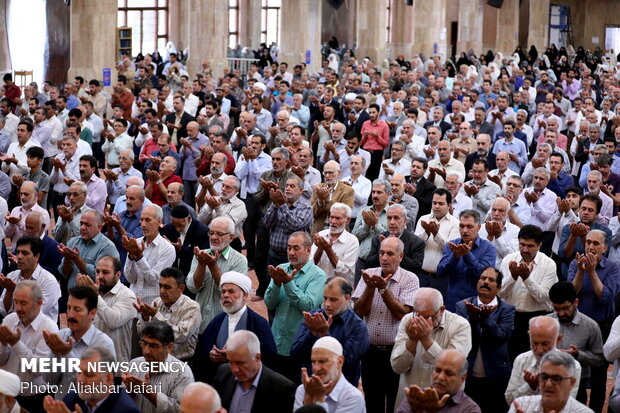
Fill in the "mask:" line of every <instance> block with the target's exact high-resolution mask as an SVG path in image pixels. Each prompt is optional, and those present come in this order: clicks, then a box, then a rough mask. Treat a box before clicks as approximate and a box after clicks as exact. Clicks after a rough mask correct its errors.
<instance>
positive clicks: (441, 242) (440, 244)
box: [415, 213, 459, 274]
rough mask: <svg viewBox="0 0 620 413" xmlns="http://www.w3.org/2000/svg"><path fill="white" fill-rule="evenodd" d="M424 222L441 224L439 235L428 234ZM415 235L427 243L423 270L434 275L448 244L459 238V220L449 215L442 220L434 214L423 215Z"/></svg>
mask: <svg viewBox="0 0 620 413" xmlns="http://www.w3.org/2000/svg"><path fill="white" fill-rule="evenodd" d="M422 221H424V222H430V221H434V222H437V223H438V224H439V231H437V235H436V236H435V235H433V234H427V233H426V231H425V230H424V228H422ZM415 235H417V236H418V237H420V238H422V241H424V242H425V246H424V261H423V262H422V270H424V271H426V272H428V273H432V274H434V273H436V272H437V265H438V264H439V261H440V260H441V257H442V256H443V250H444V248H445V246H446V242H448V240H451V239H455V238H458V236H459V220H458V218H456V217H455V216H454V215H451V214H449V213H448V214H446V215H444V216H443V218H441V219H440V220H437V218H435V216H434V215H433V214H432V213H431V214H427V215H423V216H421V217H420V219H419V220H418V224H417V225H416V228H415Z"/></svg>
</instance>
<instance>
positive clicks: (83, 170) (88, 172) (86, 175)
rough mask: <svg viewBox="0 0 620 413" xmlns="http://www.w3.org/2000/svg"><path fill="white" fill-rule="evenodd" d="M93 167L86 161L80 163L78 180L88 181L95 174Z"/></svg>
mask: <svg viewBox="0 0 620 413" xmlns="http://www.w3.org/2000/svg"><path fill="white" fill-rule="evenodd" d="M95 169H96V167H95V166H91V165H90V162H88V161H80V178H82V181H88V180H89V179H90V178H91V176H93V174H94V173H95Z"/></svg>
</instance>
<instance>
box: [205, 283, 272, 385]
mask: <svg viewBox="0 0 620 413" xmlns="http://www.w3.org/2000/svg"><path fill="white" fill-rule="evenodd" d="M219 286H220V305H221V308H222V310H223V312H222V313H220V314H218V315H217V316H215V318H213V320H212V321H211V322H210V323H209V325H207V328H206V329H205V330H204V333H203V334H201V336H200V340H199V341H198V345H197V346H196V355H195V357H194V366H199V367H200V370H198V369H195V371H194V374H195V376H196V379H197V380H201V381H207V382H211V381H212V380H213V374H214V373H215V371H216V369H217V367H218V366H220V365H221V364H222V363H225V362H226V352H227V350H225V349H224V346H225V345H226V342H227V340H228V339H229V338H230V337H231V336H232V335H233V333H234V332H235V331H239V330H248V331H251V332H252V333H254V334H255V335H256V336H257V337H258V339H259V340H260V354H261V355H262V357H263V359H266V360H267V362H269V360H270V359H271V360H272V359H273V357H274V356H275V354H277V349H276V343H275V341H274V339H273V334H272V333H271V327H269V323H268V322H267V320H265V318H264V317H262V316H261V315H259V314H258V313H256V312H255V311H254V310H252V309H251V308H249V307H248V306H246V304H245V303H246V300H247V298H248V295H249V294H250V291H251V289H252V280H251V279H250V277H248V276H247V275H245V274H241V273H239V272H236V271H228V272H226V273H224V274H222V277H221V278H220V284H219ZM263 361H265V360H263Z"/></svg>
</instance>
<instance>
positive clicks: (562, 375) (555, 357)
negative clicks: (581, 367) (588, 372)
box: [509, 351, 593, 413]
mask: <svg viewBox="0 0 620 413" xmlns="http://www.w3.org/2000/svg"><path fill="white" fill-rule="evenodd" d="M540 364H541V367H540V374H539V375H538V378H537V387H540V388H541V394H539V395H533V396H522V397H519V398H518V399H516V400H515V401H514V402H513V404H512V406H511V407H510V410H509V413H530V412H532V413H533V412H573V413H592V412H593V410H592V409H589V408H587V407H586V406H585V405H583V404H581V403H580V402H578V401H577V400H575V399H574V398H573V396H574V394H573V393H574V391H575V389H576V388H577V387H578V382H579V379H578V378H576V375H577V374H578V372H577V371H576V369H575V368H574V365H573V364H574V359H573V357H571V356H570V355H568V354H565V353H561V352H558V351H552V352H549V353H547V354H546V355H545V356H544V357H543V358H542V360H541V363H540Z"/></svg>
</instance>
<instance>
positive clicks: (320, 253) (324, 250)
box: [310, 202, 359, 283]
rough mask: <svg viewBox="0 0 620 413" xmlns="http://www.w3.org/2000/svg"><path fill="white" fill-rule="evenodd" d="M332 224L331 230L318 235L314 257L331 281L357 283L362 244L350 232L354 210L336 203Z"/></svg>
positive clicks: (330, 223)
mask: <svg viewBox="0 0 620 413" xmlns="http://www.w3.org/2000/svg"><path fill="white" fill-rule="evenodd" d="M328 220H329V228H328V229H324V230H322V231H320V232H318V233H316V234H314V237H313V239H312V240H313V242H314V243H313V245H312V249H311V250H310V256H311V257H312V259H314V263H315V264H316V265H318V266H319V267H321V268H322V269H323V271H325V275H326V276H327V280H328V281H329V280H331V279H332V278H334V277H342V278H344V279H346V280H347V281H348V282H350V283H353V277H354V274H355V263H356V262H357V258H358V256H359V241H358V240H357V237H356V236H355V235H353V234H351V233H350V232H349V231H347V228H349V222H350V221H351V207H349V206H348V205H347V204H343V203H341V202H336V203H335V204H333V205H332V207H331V208H330V209H329V218H328Z"/></svg>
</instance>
